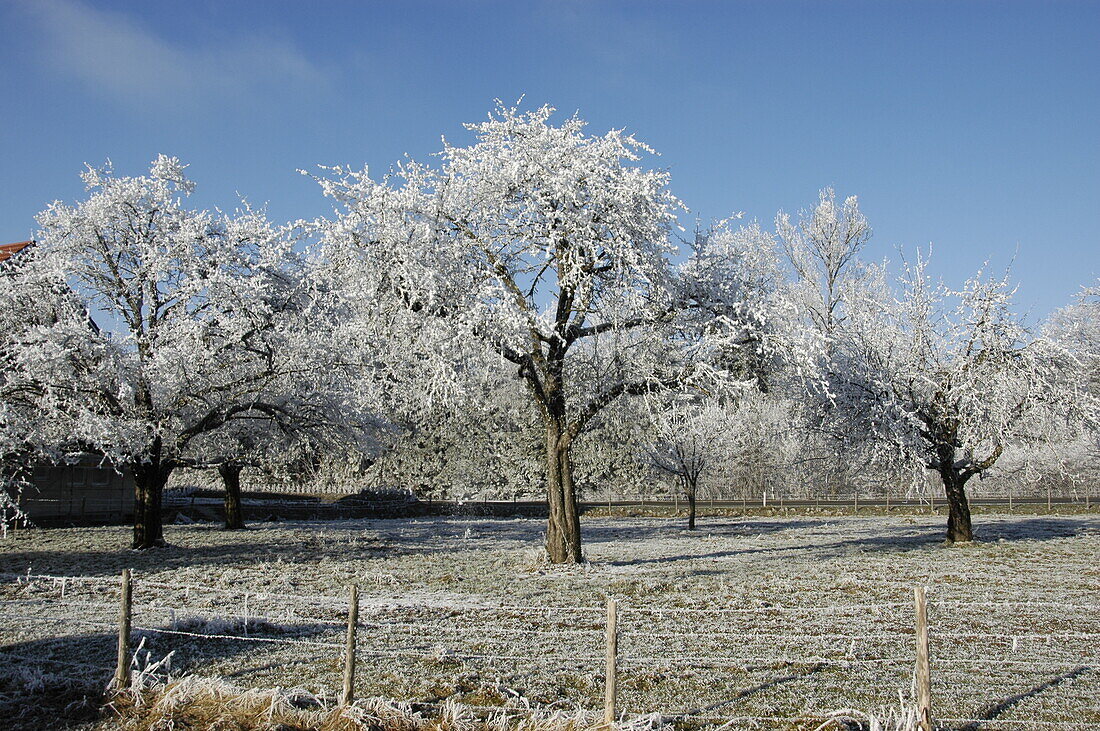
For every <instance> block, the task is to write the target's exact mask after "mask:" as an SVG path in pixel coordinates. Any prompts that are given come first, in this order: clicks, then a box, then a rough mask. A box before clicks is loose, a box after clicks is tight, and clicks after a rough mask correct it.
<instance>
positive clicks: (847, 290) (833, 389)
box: [775, 188, 876, 482]
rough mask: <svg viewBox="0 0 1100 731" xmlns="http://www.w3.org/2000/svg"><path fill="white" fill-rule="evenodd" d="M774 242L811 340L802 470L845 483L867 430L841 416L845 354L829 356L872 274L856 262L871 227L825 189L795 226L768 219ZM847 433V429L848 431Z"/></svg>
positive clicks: (851, 201) (861, 456) (782, 216)
mask: <svg viewBox="0 0 1100 731" xmlns="http://www.w3.org/2000/svg"><path fill="white" fill-rule="evenodd" d="M775 228H776V234H777V237H778V239H779V241H780V243H781V246H782V249H783V252H784V253H785V254H786V258H787V262H788V265H789V267H790V271H791V273H792V275H793V281H792V282H791V283H790V293H791V298H792V300H793V301H794V302H795V303H796V305H797V307H798V309H799V316H800V318H801V319H802V321H803V322H804V326H805V328H806V329H807V331H808V332H810V333H813V335H814V337H815V338H816V340H817V358H818V368H819V372H820V373H821V374H822V379H821V383H820V385H821V386H823V388H811V389H808V390H807V391H806V393H804V394H802V395H801V396H799V398H798V401H799V402H800V403H802V405H803V406H804V407H805V412H806V413H805V415H804V417H805V418H803V419H801V420H800V423H801V424H802V425H803V426H804V427H805V431H804V433H803V434H804V439H805V448H806V452H807V453H806V455H804V459H805V463H806V464H812V465H814V466H815V469H814V473H815V474H820V475H822V476H824V477H825V478H826V480H827V481H829V482H837V481H839V482H851V481H852V479H853V477H854V474H853V473H854V472H856V471H857V470H856V469H855V468H854V465H857V464H862V463H863V462H864V461H865V457H866V450H867V448H868V446H869V445H868V442H867V439H866V437H867V430H865V429H862V428H858V427H859V426H860V424H859V421H858V419H852V418H850V416H851V414H847V413H845V411H844V410H845V408H846V407H847V406H848V405H849V399H850V397H851V396H852V394H850V393H849V390H850V389H851V388H852V384H851V383H848V382H847V380H846V378H847V375H848V373H849V369H847V368H846V367H845V366H844V363H843V359H844V357H845V354H844V352H843V351H842V350H838V349H837V341H838V339H839V338H840V337H841V334H842V331H843V330H844V329H845V328H846V327H847V326H848V325H849V322H850V320H851V317H852V312H851V310H852V308H853V307H859V306H860V305H861V299H860V293H861V292H862V291H863V290H864V289H865V288H866V287H867V286H868V284H869V282H870V280H871V279H873V278H874V276H875V274H876V270H875V269H874V268H873V267H868V266H867V265H866V264H864V263H863V262H862V261H861V260H860V253H861V252H862V251H863V250H864V248H865V247H866V245H867V243H868V241H870V239H871V226H870V224H869V223H868V222H867V218H866V216H864V214H863V212H862V211H861V210H860V208H859V199H858V198H857V197H856V196H849V197H847V198H845V199H844V201H843V203H838V202H837V200H836V193H835V191H834V190H833V189H832V188H825V189H823V190H821V191H820V192H819V194H818V202H817V205H816V206H814V208H813V209H812V210H802V211H799V214H798V218H797V221H792V219H791V216H790V215H789V214H787V213H784V212H782V211H780V212H779V213H778V214H777V215H776V218H775ZM854 427H855V428H854Z"/></svg>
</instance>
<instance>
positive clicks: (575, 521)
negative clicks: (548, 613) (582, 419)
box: [546, 421, 584, 563]
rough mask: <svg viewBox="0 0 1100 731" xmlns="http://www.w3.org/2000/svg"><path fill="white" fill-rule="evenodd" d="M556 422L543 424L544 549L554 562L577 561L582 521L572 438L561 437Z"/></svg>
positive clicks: (581, 556) (579, 558)
mask: <svg viewBox="0 0 1100 731" xmlns="http://www.w3.org/2000/svg"><path fill="white" fill-rule="evenodd" d="M562 431H563V430H562V428H561V426H560V425H559V424H558V423H555V422H553V421H549V422H548V423H547V424H546V482H547V484H546V491H547V493H546V497H547V504H548V505H549V507H550V519H549V521H548V522H547V526H546V551H547V553H549V554H550V560H551V561H552V562H553V563H580V562H581V561H583V560H584V556H583V555H582V553H581V521H580V515H578V513H577V495H576V490H575V488H574V485H573V460H572V457H571V454H570V452H571V451H572V447H573V444H572V440H570V439H568V438H563V434H562Z"/></svg>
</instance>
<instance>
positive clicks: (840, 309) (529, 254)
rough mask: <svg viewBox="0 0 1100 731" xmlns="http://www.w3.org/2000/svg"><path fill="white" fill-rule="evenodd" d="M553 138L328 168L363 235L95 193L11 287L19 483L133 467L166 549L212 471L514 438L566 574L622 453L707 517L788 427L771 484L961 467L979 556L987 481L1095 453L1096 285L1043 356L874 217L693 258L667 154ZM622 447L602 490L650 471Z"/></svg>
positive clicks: (965, 534) (13, 455)
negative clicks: (1004, 459) (676, 486)
mask: <svg viewBox="0 0 1100 731" xmlns="http://www.w3.org/2000/svg"><path fill="white" fill-rule="evenodd" d="M552 113H553V110H552V109H551V108H549V107H543V108H540V109H537V110H534V111H530V112H522V111H520V110H518V109H514V108H508V107H504V106H502V105H498V108H497V109H496V111H495V113H494V114H492V115H490V117H489V119H488V120H487V121H485V122H482V123H479V124H472V125H467V129H468V130H469V132H470V133H472V136H473V141H472V142H471V143H470V144H468V145H467V146H453V145H450V144H449V143H445V145H444V149H443V150H442V151H441V152H440V153H439V156H438V158H439V161H438V164H436V165H426V164H420V163H416V162H404V163H402V164H400V165H399V166H397V167H396V168H394V169H393V170H391V171H390V172H389V173H388V174H386V175H385V176H383V177H382V178H380V179H375V178H373V177H371V175H370V174H369V172H368V171H367V170H366V169H364V170H362V171H355V170H347V169H342V168H330V169H322V173H321V174H320V175H318V176H316V179H317V181H318V182H319V184H320V185H321V188H322V190H323V191H324V193H325V194H326V195H327V196H330V197H331V198H332V199H333V200H334V201H335V203H336V210H335V211H334V215H333V216H332V217H331V219H329V220H320V221H315V222H311V223H297V224H294V225H288V226H276V225H273V224H272V223H271V222H270V221H268V220H267V217H266V215H265V214H264V212H263V211H257V210H253V209H251V208H249V207H247V206H243V207H242V208H241V209H240V210H238V211H236V212H235V213H233V214H224V213H220V212H219V213H216V214H211V213H208V212H205V211H195V210H191V209H189V208H187V207H186V205H185V202H186V199H187V196H188V194H189V193H190V192H191V190H192V183H191V182H190V181H189V180H187V178H186V177H185V176H184V173H183V166H182V165H181V164H180V163H179V161H178V160H175V159H173V158H167V157H163V156H162V157H160V158H158V159H157V160H156V161H155V162H154V163H153V166H152V169H151V170H150V173H149V174H148V175H146V176H141V177H134V178H130V177H116V176H114V175H112V174H111V172H110V171H109V170H95V169H89V170H88V171H87V172H86V173H85V175H84V180H85V182H86V184H87V186H88V190H89V193H88V196H87V198H86V199H85V200H84V201H82V202H80V203H78V204H75V205H66V204H62V203H55V204H53V205H52V206H50V207H49V208H48V209H47V210H46V211H44V212H43V213H42V214H40V215H39V217H38V223H39V227H40V230H39V232H38V235H37V244H36V245H35V246H34V247H31V248H30V249H28V250H26V251H24V252H22V254H21V255H20V257H19V258H18V260H16V259H13V260H12V261H10V262H8V263H7V264H6V265H5V268H4V272H3V276H0V318H2V322H0V325H3V333H4V334H3V338H4V340H3V342H2V344H0V357H2V358H3V361H4V363H3V369H2V373H0V450H2V452H3V456H4V460H5V462H6V463H7V464H9V465H12V464H26V463H27V462H28V461H29V460H31V459H36V458H37V459H42V458H45V459H54V460H60V459H64V457H65V455H66V454H68V453H71V452H73V451H77V450H81V451H91V452H94V453H97V454H102V455H103V457H104V459H105V460H106V461H107V462H109V463H110V464H111V465H114V466H116V467H118V468H120V469H123V468H124V469H129V470H131V471H132V472H133V474H134V476H135V482H136V491H137V492H136V497H137V515H136V519H135V530H134V541H133V545H134V547H135V548H147V547H150V546H153V545H157V544H159V543H162V542H163V535H162V529H161V525H160V513H161V510H160V496H161V493H162V491H163V489H164V486H165V484H166V483H167V481H168V479H169V477H170V476H171V474H172V473H173V471H175V470H177V469H179V468H181V467H204V468H206V467H208V468H214V467H217V468H218V469H219V471H220V472H221V474H222V475H223V477H224V478H225V481H226V485H227V487H231V488H236V489H238V490H239V475H240V471H241V469H242V467H244V466H246V465H258V464H263V465H266V466H269V467H271V466H282V467H286V466H288V465H291V464H302V463H315V462H317V461H318V460H324V461H328V462H334V461H340V462H344V463H351V464H354V465H358V466H359V467H360V468H365V467H367V466H371V465H376V469H377V470H378V471H379V473H382V471H383V470H384V469H385V468H387V467H389V468H390V469H391V474H393V473H395V472H401V470H402V464H404V465H405V466H404V470H405V472H408V469H409V465H410V464H411V465H414V466H415V464H417V458H416V456H415V455H417V454H420V453H429V454H431V455H433V456H434V458H435V459H442V460H444V461H446V460H451V461H458V462H463V463H467V464H469V463H476V462H477V461H478V460H479V457H485V456H486V455H485V454H484V453H485V452H493V453H494V456H496V453H498V452H499V451H500V450H499V447H500V445H508V448H509V449H510V450H511V451H512V454H511V456H510V457H509V459H511V462H510V463H509V464H511V465H513V467H512V468H511V469H514V470H515V471H516V472H521V471H522V472H526V473H528V474H530V475H531V476H532V477H531V479H533V480H538V481H541V482H542V483H543V485H544V488H545V494H546V498H547V502H548V505H549V509H550V518H549V522H548V528H547V538H546V547H547V550H548V552H549V554H550V557H551V558H552V560H554V561H555V562H575V561H580V560H582V558H583V553H582V544H581V532H580V522H579V515H578V510H577V498H578V489H579V486H578V483H577V479H576V478H577V471H576V469H575V466H574V462H575V453H576V449H578V447H577V445H578V444H580V445H581V446H580V447H579V449H580V452H581V453H582V454H584V455H585V457H584V459H586V460H588V461H589V462H592V461H593V460H595V462H597V463H598V462H599V461H600V457H599V454H600V448H599V442H598V441H597V440H590V441H591V443H589V444H586V435H587V434H589V433H591V432H592V431H593V430H596V431H599V432H600V433H601V435H602V436H601V438H604V439H609V440H610V441H611V443H613V444H614V445H622V444H631V445H635V447H636V449H634V451H635V452H636V454H635V456H636V457H640V458H641V461H644V462H647V463H649V464H652V465H655V466H657V467H659V468H661V469H663V470H665V471H667V472H669V473H671V474H674V475H676V476H677V478H678V479H679V480H681V481H682V486H683V489H684V491H685V493H686V495H687V497H688V500H689V502H690V503H691V504H692V506H693V505H694V497H695V494H696V490H697V488H698V485H699V484H700V480H706V479H708V475H710V474H712V473H713V472H714V468H715V466H716V465H720V464H722V463H723V462H724V461H725V462H728V461H729V456H730V454H731V452H737V451H738V450H740V451H743V452H747V451H748V450H749V449H750V445H749V441H750V439H749V437H750V435H752V434H755V433H757V432H759V430H760V427H761V425H769V426H768V428H773V427H774V429H775V430H776V431H777V432H778V431H782V430H783V425H784V424H785V425H786V427H787V429H786V431H787V432H788V433H787V435H786V437H785V442H784V444H785V446H784V454H783V455H782V459H779V457H778V456H777V454H776V452H775V450H773V449H769V448H760V447H759V446H757V447H756V449H755V452H754V454H757V455H759V457H758V458H759V459H762V460H772V461H785V462H790V461H791V460H792V459H797V460H800V461H806V460H821V461H824V462H827V463H828V464H829V465H830V466H831V468H832V469H835V470H836V471H837V472H838V473H845V474H851V473H856V472H861V473H866V472H868V471H874V470H878V471H882V472H883V473H888V474H892V475H893V474H898V473H900V472H903V471H904V470H905V469H906V468H909V469H911V470H913V471H923V470H931V471H934V472H935V473H936V474H938V475H939V476H940V478H941V479H942V482H943V485H944V489H945V493H946V495H947V498H948V501H949V504H950V506H951V510H950V517H949V524H948V537H949V539H951V540H969V539H970V538H971V527H970V516H969V512H968V508H967V501H966V493H965V485H966V482H967V480H968V479H970V478H971V477H973V476H974V475H977V474H981V473H983V472H985V471H987V470H989V469H991V468H992V467H993V466H994V465H995V464H996V463H997V460H998V458H999V457H1000V455H1001V454H1002V453H1003V452H1004V450H1005V448H1006V446H1007V445H1010V444H1016V443H1023V442H1027V441H1029V440H1030V441H1036V440H1052V439H1068V438H1081V435H1082V434H1087V433H1089V432H1087V430H1088V429H1089V428H1095V423H1094V422H1095V420H1096V415H1097V409H1096V398H1097V395H1098V391H1097V387H1098V383H1097V381H1098V380H1100V379H1098V378H1097V376H1096V373H1097V370H1098V369H1097V362H1098V359H1100V353H1098V352H1097V350H1098V345H1097V342H1098V329H1100V325H1098V324H1097V323H1098V322H1100V318H1098V317H1097V302H1096V300H1097V297H1096V292H1095V291H1094V290H1089V291H1086V293H1085V295H1083V296H1082V298H1081V300H1080V302H1079V303H1078V304H1077V305H1074V308H1076V309H1073V310H1067V311H1065V312H1063V313H1061V314H1059V315H1057V316H1056V317H1055V318H1054V319H1053V320H1052V321H1051V323H1050V324H1049V326H1048V329H1047V331H1046V332H1043V333H1032V332H1029V331H1028V330H1026V329H1025V328H1024V326H1023V324H1022V322H1021V319H1020V318H1019V317H1018V316H1017V315H1016V314H1015V313H1014V311H1013V309H1012V306H1011V295H1012V290H1011V286H1010V284H1009V282H1008V280H1007V278H1006V277H989V276H987V275H985V274H984V273H979V274H978V275H976V276H975V277H973V278H971V279H970V280H968V281H967V282H966V283H965V284H964V285H963V286H962V287H961V288H959V289H958V290H950V289H948V288H947V287H945V286H944V285H942V284H940V283H937V282H935V281H933V280H932V279H931V277H930V276H929V275H928V273H927V268H926V260H925V258H924V257H923V256H920V255H918V257H917V260H916V261H915V262H914V263H912V264H911V265H907V266H906V268H905V275H904V276H903V278H902V281H901V283H900V286H899V287H893V286H891V285H890V284H889V278H888V276H887V274H886V269H885V267H884V265H874V264H870V263H868V262H865V261H863V260H862V259H861V258H860V253H861V250H862V249H863V247H864V246H865V245H866V242H867V241H868V239H869V238H870V228H869V226H868V224H867V221H866V219H865V218H864V217H863V215H862V213H861V212H860V211H859V206H858V203H857V200H856V199H855V198H854V197H853V198H848V199H846V200H845V201H843V202H840V203H838V202H837V201H836V199H835V196H834V194H833V193H832V191H823V192H822V194H821V197H820V200H819V201H818V203H817V205H816V206H815V207H814V208H813V209H812V210H810V211H806V212H803V213H802V214H800V216H798V217H797V218H796V219H794V220H792V218H791V217H790V216H787V215H785V214H780V215H779V216H778V217H777V219H776V230H775V233H774V234H773V233H771V232H768V231H766V230H765V229H764V228H763V227H761V226H760V225H758V224H756V223H753V224H749V225H743V226H737V225H736V223H735V222H733V221H724V222H719V223H717V224H715V225H714V226H712V227H710V228H708V229H706V230H700V231H697V232H695V233H694V235H693V236H686V237H685V236H684V234H683V231H682V229H680V228H679V227H678V224H677V215H678V214H680V213H681V212H682V205H681V203H680V202H679V201H678V200H677V199H676V198H675V197H674V196H673V195H672V194H671V192H670V191H669V188H668V183H669V179H668V174H667V172H664V171H661V170H653V169H649V168H646V167H645V166H643V165H641V164H640V160H641V158H642V157H643V156H645V155H647V154H650V153H651V152H652V151H651V150H649V149H648V148H647V147H646V146H645V145H643V144H641V143H640V142H638V141H637V140H635V139H634V138H633V137H632V136H630V135H627V134H624V133H623V132H621V131H616V130H613V131H611V132H608V133H606V134H604V135H590V134H588V133H586V131H585V129H584V123H583V122H582V121H581V120H579V119H578V118H576V117H574V118H571V119H567V120H565V121H564V122H562V123H561V124H554V123H553V122H552V121H551V116H552ZM1082 374H1090V375H1089V376H1088V377H1082ZM479 423H492V424H494V425H495V426H494V429H492V430H486V429H481V430H479V429H478V428H476V427H477V425H478V424H479ZM792 424H799V425H801V426H800V429H799V430H798V434H797V436H794V435H792V434H791V433H790V432H791V429H790V425H792ZM478 434H481V435H482V436H481V438H475V435H478ZM1085 438H1086V439H1093V440H1094V437H1085ZM612 452H613V462H617V464H605V465H604V466H603V468H602V469H605V470H615V469H619V470H626V471H629V469H630V468H629V467H628V466H627V465H626V464H624V463H623V462H624V460H623V459H622V452H621V450H612ZM586 469H587V470H588V472H590V473H591V472H592V471H593V468H592V466H591V465H589V466H588V467H587V468H586ZM595 471H596V472H597V473H598V472H599V468H597V469H596V470H595ZM8 472H9V474H10V473H11V470H10V469H9V470H8ZM423 487H424V488H426V489H431V488H432V487H433V486H431V485H423ZM692 524H694V517H693V518H692Z"/></svg>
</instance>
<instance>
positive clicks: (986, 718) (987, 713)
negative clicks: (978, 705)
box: [959, 665, 1096, 731]
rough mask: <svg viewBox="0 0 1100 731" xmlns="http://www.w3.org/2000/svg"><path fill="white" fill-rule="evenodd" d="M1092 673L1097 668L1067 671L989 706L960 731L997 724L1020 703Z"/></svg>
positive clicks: (1081, 667)
mask: <svg viewBox="0 0 1100 731" xmlns="http://www.w3.org/2000/svg"><path fill="white" fill-rule="evenodd" d="M1089 671H1092V672H1096V668H1093V667H1089V666H1086V665H1082V666H1080V667H1076V668H1073V669H1072V670H1067V671H1066V672H1064V673H1062V674H1060V675H1056V676H1054V677H1053V678H1050V679H1049V680H1046V681H1044V682H1042V683H1039V684H1038V685H1035V686H1032V687H1031V688H1028V689H1027V690H1025V691H1023V692H1021V693H1017V694H1016V695H1011V696H1008V697H1007V698H1004V699H1002V700H1000V701H997V702H996V703H993V704H992V705H989V706H987V707H986V708H984V709H983V710H982V711H980V712H979V713H978V718H979V719H980V720H975V721H972V722H970V723H967V724H965V725H963V726H960V727H959V731H979V729H981V728H982V726H983V724H985V723H996V721H997V718H998V717H999V716H1001V715H1003V714H1004V713H1006V712H1007V711H1011V710H1012V709H1013V708H1014V707H1015V706H1017V705H1019V704H1020V703H1022V702H1024V701H1026V700H1028V699H1030V698H1034V697H1036V696H1038V695H1040V694H1041V693H1044V692H1046V691H1048V690H1050V689H1052V688H1055V687H1057V686H1059V685H1061V684H1062V683H1065V682H1067V681H1070V680H1074V679H1076V678H1079V677H1081V676H1082V675H1084V674H1085V673H1087V672H1089Z"/></svg>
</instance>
